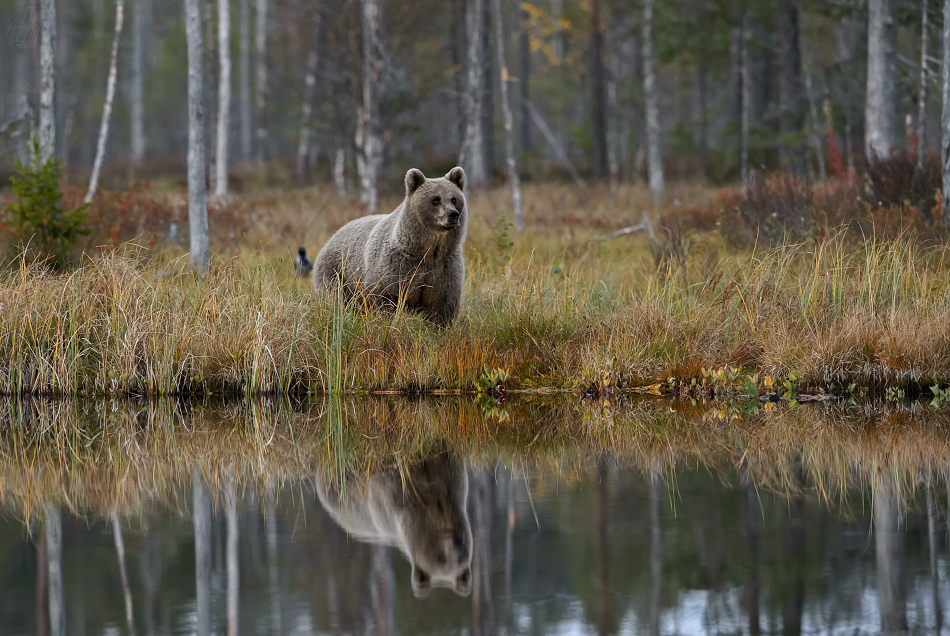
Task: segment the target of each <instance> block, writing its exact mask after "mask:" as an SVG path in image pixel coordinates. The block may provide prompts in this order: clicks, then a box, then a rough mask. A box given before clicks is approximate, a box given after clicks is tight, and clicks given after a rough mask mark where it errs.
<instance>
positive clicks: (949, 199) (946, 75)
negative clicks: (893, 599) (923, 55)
mask: <svg viewBox="0 0 950 636" xmlns="http://www.w3.org/2000/svg"><path fill="white" fill-rule="evenodd" d="M940 75H941V80H942V82H943V114H942V116H941V118H940V130H941V132H942V133H943V135H942V137H941V141H940V151H941V152H940V154H941V160H942V164H943V205H942V206H941V208H940V209H941V210H942V211H943V216H942V219H941V223H940V224H941V226H942V227H944V228H948V227H950V0H943V65H942V67H941V71H940ZM947 496H948V499H950V481H948V482H947Z"/></svg>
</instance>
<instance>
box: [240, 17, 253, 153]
mask: <svg viewBox="0 0 950 636" xmlns="http://www.w3.org/2000/svg"><path fill="white" fill-rule="evenodd" d="M238 12H239V14H240V18H239V19H240V35H239V37H240V39H241V42H240V47H241V52H240V61H239V64H240V68H239V70H238V74H239V75H240V86H239V87H238V91H239V95H238V102H239V107H240V118H241V122H240V128H241V132H240V135H241V158H242V159H243V160H244V161H247V160H248V159H250V158H251V0H239V5H238Z"/></svg>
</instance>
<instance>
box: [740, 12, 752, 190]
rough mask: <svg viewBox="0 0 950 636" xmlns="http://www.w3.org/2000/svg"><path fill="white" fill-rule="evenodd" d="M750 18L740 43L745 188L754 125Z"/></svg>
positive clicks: (743, 178)
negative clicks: (750, 134)
mask: <svg viewBox="0 0 950 636" xmlns="http://www.w3.org/2000/svg"><path fill="white" fill-rule="evenodd" d="M749 35H750V34H749V18H748V16H747V15H745V14H743V16H742V39H741V43H740V48H741V50H740V56H741V58H740V66H741V70H740V74H741V76H742V113H741V117H742V122H741V126H742V160H741V162H742V163H741V174H742V184H743V186H744V187H747V186H748V185H749V129H750V128H751V123H752V73H751V68H750V66H751V65H750V64H749V39H750V38H749Z"/></svg>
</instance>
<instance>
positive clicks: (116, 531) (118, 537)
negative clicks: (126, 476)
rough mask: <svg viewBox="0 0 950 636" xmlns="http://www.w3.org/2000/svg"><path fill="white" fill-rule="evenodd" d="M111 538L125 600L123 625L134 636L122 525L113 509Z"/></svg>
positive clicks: (130, 635) (130, 590) (133, 620)
mask: <svg viewBox="0 0 950 636" xmlns="http://www.w3.org/2000/svg"><path fill="white" fill-rule="evenodd" d="M112 538H113V539H114V540H115V553H116V556H117V557H118V559H119V578H120V579H121V581H122V597H123V598H124V599H125V623H126V626H127V627H128V630H129V636H135V619H134V617H133V614H132V589H131V588H130V587H129V575H128V571H127V570H126V567H125V541H124V540H123V538H122V524H120V523H119V515H118V514H117V513H116V511H115V508H113V509H112Z"/></svg>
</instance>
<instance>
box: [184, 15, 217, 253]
mask: <svg viewBox="0 0 950 636" xmlns="http://www.w3.org/2000/svg"><path fill="white" fill-rule="evenodd" d="M200 1H201V0H185V31H186V35H187V38H188V227H189V230H190V233H191V258H190V260H191V265H192V267H195V268H196V269H199V270H204V269H206V268H207V267H208V262H209V261H210V260H211V253H210V249H211V247H210V245H209V238H208V202H207V199H206V191H205V113H204V86H203V80H204V73H203V70H204V69H203V64H204V49H203V47H202V45H201V7H200Z"/></svg>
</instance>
